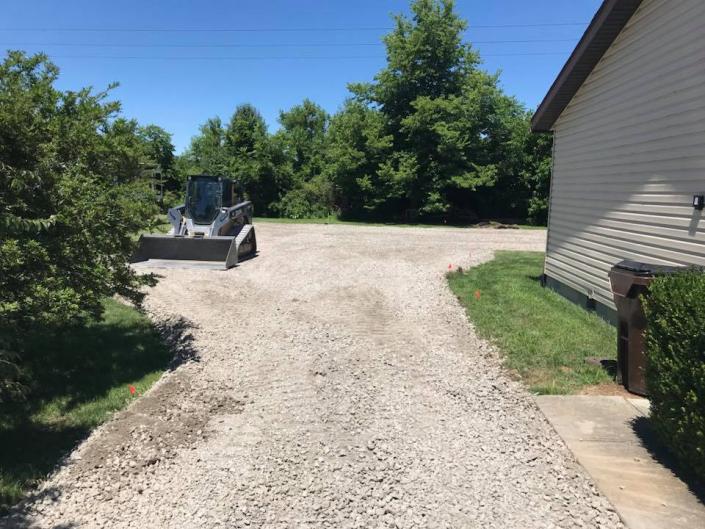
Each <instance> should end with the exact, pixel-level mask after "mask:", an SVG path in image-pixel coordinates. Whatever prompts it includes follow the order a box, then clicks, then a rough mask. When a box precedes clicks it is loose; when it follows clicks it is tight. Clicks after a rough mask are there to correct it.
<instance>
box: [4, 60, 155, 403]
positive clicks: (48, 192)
mask: <svg viewBox="0 0 705 529" xmlns="http://www.w3.org/2000/svg"><path fill="white" fill-rule="evenodd" d="M58 73H59V72H58V69H57V68H56V66H55V65H53V64H52V63H51V62H49V61H48V60H47V58H46V56H45V55H41V54H39V55H34V56H31V57H28V56H26V55H25V54H24V53H21V52H10V53H9V54H8V56H7V58H6V59H5V60H4V61H3V62H1V63H0V402H2V401H3V400H4V399H5V398H7V395H8V394H12V393H14V390H15V389H17V385H18V376H17V375H18V374H19V369H18V366H19V365H21V355H22V344H23V341H24V340H25V338H26V336H27V335H28V334H30V333H38V332H42V329H47V328H62V327H66V326H69V325H76V324H81V323H82V322H85V321H86V320H88V319H91V318H96V317H98V316H100V314H101V313H102V310H103V304H102V300H103V298H104V297H105V296H111V295H113V294H120V295H122V296H125V297H127V298H130V299H132V300H135V301H139V300H140V299H141V296H142V294H141V292H140V286H141V285H142V284H144V283H145V281H149V280H150V279H149V278H141V277H138V276H137V275H136V274H135V272H134V271H133V270H132V269H131V268H130V267H129V266H128V264H127V260H128V257H129V256H130V254H131V253H132V251H133V249H134V245H135V239H134V237H133V234H134V233H136V232H138V231H139V230H141V229H142V228H143V227H144V226H145V225H146V224H147V222H148V221H149V219H150V218H151V217H152V216H153V215H154V214H155V213H156V204H155V201H154V196H153V194H152V192H151V191H150V190H149V186H148V185H147V183H146V182H145V181H144V180H142V179H140V178H139V175H140V168H141V165H142V162H141V161H142V157H143V143H142V142H141V140H140V138H139V137H138V135H137V130H138V127H137V124H136V122H131V121H127V120H125V119H122V118H120V117H119V116H118V113H119V108H120V107H119V104H118V103H117V102H115V101H108V100H107V97H108V93H107V92H99V93H93V92H92V91H91V90H90V89H83V90H79V91H77V92H72V91H65V92H64V91H60V90H58V89H56V88H55V86H54V85H55V82H56V80H57V77H58Z"/></svg>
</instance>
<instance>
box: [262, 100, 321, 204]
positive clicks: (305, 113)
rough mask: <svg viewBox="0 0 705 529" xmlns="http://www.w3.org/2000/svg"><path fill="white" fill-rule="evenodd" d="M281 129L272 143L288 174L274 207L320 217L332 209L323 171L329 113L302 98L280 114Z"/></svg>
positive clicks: (283, 169) (284, 170)
mask: <svg viewBox="0 0 705 529" xmlns="http://www.w3.org/2000/svg"><path fill="white" fill-rule="evenodd" d="M279 122H280V124H281V129H280V130H279V131H278V132H277V133H276V134H275V137H274V140H273V141H274V145H275V146H276V148H277V149H278V150H279V151H280V152H281V153H282V155H283V159H284V161H285V163H286V164H287V166H288V167H287V168H282V169H281V171H282V172H283V173H284V174H286V173H289V174H290V175H291V181H290V188H289V189H288V190H286V193H285V194H284V195H283V197H282V199H281V201H280V202H279V204H278V206H277V209H278V211H279V213H280V214H282V215H283V216H286V217H299V218H300V217H322V216H327V215H330V214H331V213H332V211H333V188H332V186H331V183H330V181H329V180H328V179H327V178H326V176H325V174H324V167H325V157H326V154H325V153H326V147H327V145H326V133H327V130H328V122H329V116H328V113H327V112H326V111H325V110H323V108H321V107H320V106H319V105H317V104H315V103H314V102H312V101H310V100H309V99H305V100H304V101H303V102H302V103H301V104H300V105H296V106H294V107H292V108H291V109H289V110H288V111H282V112H281V113H280V114H279Z"/></svg>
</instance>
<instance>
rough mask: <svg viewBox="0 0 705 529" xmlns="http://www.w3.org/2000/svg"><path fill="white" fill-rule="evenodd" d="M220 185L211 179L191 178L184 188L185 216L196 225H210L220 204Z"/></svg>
mask: <svg viewBox="0 0 705 529" xmlns="http://www.w3.org/2000/svg"><path fill="white" fill-rule="evenodd" d="M221 186H222V184H221V182H219V181H218V180H216V179H211V178H192V179H191V180H189V182H188V186H187V187H186V215H187V216H188V217H190V218H191V219H192V220H193V221H194V222H195V223H196V224H210V223H211V222H213V221H214V220H215V218H216V217H217V216H218V211H219V210H220V206H221V204H222V199H223V192H222V187H221Z"/></svg>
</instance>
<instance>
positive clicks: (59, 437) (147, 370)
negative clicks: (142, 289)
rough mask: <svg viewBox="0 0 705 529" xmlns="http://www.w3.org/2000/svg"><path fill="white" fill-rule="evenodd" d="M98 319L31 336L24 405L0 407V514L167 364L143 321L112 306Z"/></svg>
mask: <svg viewBox="0 0 705 529" xmlns="http://www.w3.org/2000/svg"><path fill="white" fill-rule="evenodd" d="M105 307H106V311H105V319H104V320H103V321H102V322H98V323H91V324H89V325H87V326H85V327H81V328H79V329H76V330H73V331H71V332H68V333H67V334H66V335H65V336H60V337H52V336H37V337H36V339H34V340H33V343H32V344H31V346H30V350H29V351H28V353H27V355H26V358H27V362H26V364H27V366H28V370H30V371H31V374H32V377H31V378H32V380H34V384H33V387H32V391H31V393H30V394H29V395H28V396H27V399H26V402H24V403H21V404H15V405H13V406H11V407H8V406H7V405H5V406H4V407H3V408H0V446H1V447H2V450H0V512H3V511H5V510H6V509H7V508H8V507H9V506H11V505H12V504H14V503H16V502H17V501H18V500H19V499H20V498H21V496H22V495H23V493H24V492H25V491H27V490H28V489H29V488H31V487H32V486H34V485H35V484H36V483H37V482H38V480H40V479H42V478H43V477H44V476H46V474H47V473H48V472H49V471H51V470H52V468H54V466H55V465H56V464H57V462H58V461H59V460H60V458H61V457H62V456H63V455H65V454H66V453H67V452H69V451H70V450H71V449H72V448H73V447H74V446H76V444H77V443H78V442H79V441H80V440H81V439H83V438H85V437H86V436H87V435H88V433H89V432H90V431H91V430H92V429H93V428H95V427H96V426H98V425H99V424H101V423H102V422H104V421H105V420H107V419H108V418H110V416H111V415H112V414H113V412H115V411H116V410H119V409H121V408H123V407H125V406H126V405H127V404H128V403H129V402H130V401H131V400H132V399H134V398H136V397H134V396H132V395H130V391H129V386H130V385H133V386H135V388H136V392H137V393H143V392H144V391H146V390H147V389H148V388H149V387H150V386H151V385H152V384H153V383H154V382H155V381H156V380H157V379H158V378H159V376H160V375H161V373H162V371H163V370H164V369H165V367H166V366H167V364H168V362H169V361H170V359H171V356H172V354H171V352H170V350H169V349H168V347H167V346H166V345H164V343H163V342H162V340H161V339H160V337H159V335H158V334H157V332H156V330H155V329H154V328H153V326H152V325H151V323H150V322H149V320H148V319H147V318H146V317H145V316H144V315H142V314H141V313H139V312H138V311H136V310H135V309H133V308H131V307H128V306H126V305H123V304H121V303H118V302H116V301H113V300H106V302H105Z"/></svg>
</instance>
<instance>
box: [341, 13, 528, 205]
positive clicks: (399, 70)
mask: <svg viewBox="0 0 705 529" xmlns="http://www.w3.org/2000/svg"><path fill="white" fill-rule="evenodd" d="M411 11H412V17H411V18H406V17H404V16H398V17H396V23H395V28H394V30H393V31H392V32H391V33H390V34H389V35H388V36H387V37H386V38H385V44H386V47H387V66H386V67H385V68H384V69H383V70H382V71H380V72H379V73H378V74H377V76H376V77H375V80H374V81H373V82H371V83H366V84H353V85H351V86H350V89H351V91H352V93H353V95H354V98H355V99H356V100H357V101H359V102H361V103H362V104H364V105H366V106H367V107H368V108H369V109H371V110H373V111H377V112H379V113H380V114H381V120H382V121H383V123H384V134H383V135H382V136H389V137H391V145H390V147H389V149H388V151H387V153H386V156H384V157H382V158H383V161H382V162H380V164H379V165H378V166H377V169H376V171H374V172H372V171H371V169H370V168H369V167H367V168H365V171H364V174H358V175H355V176H349V177H347V178H346V177H345V175H341V174H340V171H339V169H340V168H338V170H337V173H338V174H337V177H336V178H337V179H338V180H339V181H340V180H341V178H342V180H347V181H348V182H351V181H353V182H357V183H358V184H359V190H360V191H361V192H362V191H363V190H364V191H365V193H366V197H367V198H366V201H367V204H368V207H373V208H375V209H376V210H377V213H378V214H379V215H386V216H403V217H406V218H415V217H417V216H425V217H435V218H452V217H456V218H457V217H464V218H471V217H474V216H478V215H492V216H500V215H506V214H520V212H521V210H522V208H524V210H525V206H526V200H525V199H524V198H525V197H520V196H519V195H516V194H512V193H511V192H510V191H511V190H519V191H522V192H525V191H526V190H525V189H524V187H522V186H521V185H519V183H518V182H519V181H520V179H521V174H520V172H521V171H520V169H521V168H520V166H519V165H518V164H519V162H520V161H521V160H522V158H523V149H524V148H525V147H526V146H525V144H524V143H522V142H521V141H520V140H522V139H524V140H525V139H526V136H525V132H528V128H527V122H526V119H525V116H526V111H525V109H524V108H523V107H522V105H520V104H519V103H518V102H517V101H516V100H515V99H514V98H511V97H508V96H507V95H505V94H504V93H503V92H502V90H501V89H500V88H499V85H498V76H497V75H491V74H488V73H487V72H485V71H483V70H481V69H480V68H479V64H480V58H479V55H478V53H477V52H476V51H475V50H474V49H473V48H472V46H471V45H470V44H467V43H464V42H463V39H462V33H463V31H464V29H465V28H466V23H465V21H464V20H462V19H461V18H460V17H459V16H458V15H457V14H456V12H455V10H454V5H453V2H452V1H451V0H443V1H437V0H416V1H415V2H413V3H412V6H411ZM347 111H348V110H347V109H345V110H344V112H347ZM369 158H372V159H374V158H380V156H379V154H378V153H371V155H370V156H369ZM373 173H374V174H373ZM502 194H503V195H504V198H505V200H501V199H499V195H502ZM506 199H509V200H506ZM488 204H492V208H488V207H487V205H488Z"/></svg>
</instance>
